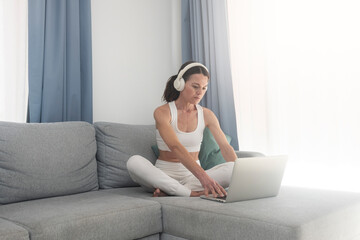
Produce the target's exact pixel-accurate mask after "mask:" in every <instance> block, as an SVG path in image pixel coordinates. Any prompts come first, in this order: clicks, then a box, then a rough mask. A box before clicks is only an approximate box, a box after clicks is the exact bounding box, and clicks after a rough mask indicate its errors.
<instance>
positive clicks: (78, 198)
mask: <svg viewBox="0 0 360 240" xmlns="http://www.w3.org/2000/svg"><path fill="white" fill-rule="evenodd" d="M154 144H155V128H154V126H150V125H149V126H147V125H126V124H117V123H106V122H98V123H95V124H93V125H91V124H88V123H85V122H65V123H49V124H20V123H8V122H0V240H8V239H11V240H12V239H44V240H45V239H46V240H49V239H76V240H77V239H86V240H88V239H104V240H106V239H174V240H176V239H239V240H245V239H246V240H250V239H251V240H285V239H286V240H335V239H336V240H341V239H343V240H359V239H360V194H359V193H348V192H335V191H324V190H312V189H302V188H295V187H284V186H283V187H282V188H281V190H280V194H279V195H278V196H277V197H273V198H265V199H258V200H251V201H243V202H236V203H229V204H222V203H217V202H211V201H206V200H202V199H200V198H190V197H162V198H152V197H151V193H147V192H145V191H143V190H142V189H141V188H140V187H139V186H138V185H137V184H136V183H134V182H133V181H132V180H131V178H130V177H129V175H128V173H127V170H126V161H127V159H128V158H129V157H130V156H131V155H134V154H140V155H143V156H144V157H146V158H148V159H149V160H150V161H152V162H155V160H156V157H155V155H154V153H153V151H152V149H151V146H153V145H154ZM237 154H238V156H239V157H243V156H256V155H257V153H249V152H237ZM304 177H306V176H304Z"/></svg>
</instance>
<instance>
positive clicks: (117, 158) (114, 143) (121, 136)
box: [94, 122, 156, 188]
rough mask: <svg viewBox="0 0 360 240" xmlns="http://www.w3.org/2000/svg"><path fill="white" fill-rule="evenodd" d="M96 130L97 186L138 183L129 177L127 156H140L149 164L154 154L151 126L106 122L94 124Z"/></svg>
mask: <svg viewBox="0 0 360 240" xmlns="http://www.w3.org/2000/svg"><path fill="white" fill-rule="evenodd" d="M94 126H95V129H96V141H97V147H98V150H97V154H96V158H97V161H98V178H99V187H100V188H118V187H133V186H139V185H138V184H137V183H135V182H133V181H132V179H131V178H130V176H129V173H128V170H127V167H126V163H127V161H128V159H129V157H131V156H133V155H141V156H143V157H145V158H147V159H148V160H149V161H150V162H152V163H153V164H154V163H155V161H156V156H155V154H154V153H153V151H152V150H151V146H152V145H154V144H156V140H155V125H129V124H120V123H109V122H96V123H94Z"/></svg>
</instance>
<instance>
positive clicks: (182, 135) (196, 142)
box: [156, 102, 205, 152]
mask: <svg viewBox="0 0 360 240" xmlns="http://www.w3.org/2000/svg"><path fill="white" fill-rule="evenodd" d="M169 107H170V113H171V126H172V127H173V129H174V131H175V133H176V136H177V137H178V139H179V141H180V143H181V144H182V145H183V146H184V147H185V148H186V150H188V151H189V152H199V151H200V147H201V142H202V139H203V132H204V129H205V121H204V112H203V109H202V107H201V106H200V105H198V104H197V105H196V109H197V116H198V122H197V127H196V129H195V130H194V131H193V132H182V131H180V130H179V129H178V126H177V122H178V121H177V108H176V105H175V102H169ZM156 142H157V145H158V148H159V149H160V150H163V151H170V149H169V147H168V146H167V145H166V143H165V142H164V140H163V139H162V137H161V136H160V133H159V130H157V129H156Z"/></svg>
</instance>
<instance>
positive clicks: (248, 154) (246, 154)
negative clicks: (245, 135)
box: [235, 151, 265, 158]
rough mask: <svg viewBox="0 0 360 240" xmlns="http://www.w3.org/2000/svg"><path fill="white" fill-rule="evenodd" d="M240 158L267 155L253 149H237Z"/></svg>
mask: <svg viewBox="0 0 360 240" xmlns="http://www.w3.org/2000/svg"><path fill="white" fill-rule="evenodd" d="M235 153H236V156H237V157H238V158H245V157H264V156H265V155H264V154H262V153H260V152H251V151H235Z"/></svg>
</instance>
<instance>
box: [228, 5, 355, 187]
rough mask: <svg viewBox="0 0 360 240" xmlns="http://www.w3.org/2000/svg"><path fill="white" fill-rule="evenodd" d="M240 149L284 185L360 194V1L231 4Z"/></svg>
mask: <svg viewBox="0 0 360 240" xmlns="http://www.w3.org/2000/svg"><path fill="white" fill-rule="evenodd" d="M228 10H229V31H230V47H231V58H232V59H231V60H232V73H233V80H234V95H235V101H236V111H237V123H238V131H239V132H238V137H239V145H240V149H243V150H254V151H261V152H263V153H265V154H267V155H276V154H288V155H289V162H288V166H287V169H286V173H285V177H284V182H283V183H284V184H285V185H295V186H303V187H312V188H325V189H333V190H344V191H357V192H360V175H359V174H358V172H359V171H360V151H359V150H358V148H359V146H360V107H359V104H360V44H359V43H360V27H359V23H360V14H359V12H360V2H359V1H357V0H342V1H340V0H335V1H325V0H305V1H287V0H275V1H265V0H228Z"/></svg>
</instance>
